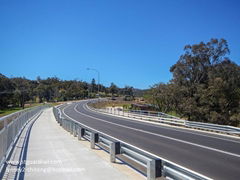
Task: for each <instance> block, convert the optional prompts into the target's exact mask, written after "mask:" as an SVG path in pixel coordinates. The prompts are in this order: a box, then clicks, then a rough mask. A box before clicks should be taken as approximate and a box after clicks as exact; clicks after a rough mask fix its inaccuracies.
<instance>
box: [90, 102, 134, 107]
mask: <svg viewBox="0 0 240 180" xmlns="http://www.w3.org/2000/svg"><path fill="white" fill-rule="evenodd" d="M131 103H133V102H132V101H104V102H98V103H94V104H90V106H92V107H94V108H105V107H116V106H121V107H129V106H130V105H131Z"/></svg>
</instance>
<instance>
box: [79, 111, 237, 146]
mask: <svg viewBox="0 0 240 180" xmlns="http://www.w3.org/2000/svg"><path fill="white" fill-rule="evenodd" d="M84 109H85V110H86V111H88V112H90V111H91V112H94V113H99V112H95V111H93V110H91V109H89V108H88V107H87V108H84ZM99 114H102V115H106V116H111V117H119V118H124V119H125V121H129V122H133V121H138V123H139V122H140V124H143V123H148V125H150V126H153V127H156V126H154V125H153V124H152V123H149V122H144V121H141V120H138V119H132V120H131V119H129V118H130V117H127V116H116V115H113V114H105V113H101V112H100V113H99ZM156 125H157V126H160V127H161V128H164V129H168V130H174V131H178V132H183V133H188V134H194V135H198V136H204V137H209V138H214V139H220V140H223V141H229V142H234V143H238V144H240V141H235V140H232V139H226V138H221V137H216V136H208V135H205V134H201V133H206V132H200V134H198V133H193V132H190V131H191V130H193V129H186V130H188V131H183V130H179V129H176V128H177V127H172V128H171V127H165V126H161V125H159V124H156ZM214 135H215V134H214Z"/></svg>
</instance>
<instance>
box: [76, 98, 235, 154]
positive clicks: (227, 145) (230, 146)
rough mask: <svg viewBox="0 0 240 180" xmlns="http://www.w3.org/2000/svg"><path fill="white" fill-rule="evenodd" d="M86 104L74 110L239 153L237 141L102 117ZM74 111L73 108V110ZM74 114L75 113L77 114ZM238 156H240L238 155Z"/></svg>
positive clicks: (129, 120)
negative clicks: (90, 109) (86, 107)
mask: <svg viewBox="0 0 240 180" xmlns="http://www.w3.org/2000/svg"><path fill="white" fill-rule="evenodd" d="M85 103H86V102H81V103H78V105H77V106H76V110H77V111H79V112H80V113H83V114H87V115H90V116H93V117H94V118H99V119H103V120H105V121H109V122H113V123H117V124H120V125H124V126H129V127H133V128H137V129H141V130H144V131H149V132H151V133H156V134H159V135H163V136H167V137H171V138H175V139H179V140H183V141H186V142H191V143H194V144H198V145H202V146H206V147H210V148H214V149H217V150H221V151H225V152H226V153H234V154H237V155H239V153H240V143H239V142H238V141H229V140H225V139H218V138H217V139H216V138H215V137H209V136H202V135H201V134H200V135H199V134H196V133H191V132H188V131H187V132H185V131H183V130H180V131H179V130H176V129H171V128H165V127H161V126H154V125H151V124H149V123H142V122H138V121H134V120H131V119H125V118H120V117H113V116H108V115H104V114H101V113H95V112H92V111H89V110H86V109H84V108H83V105H84V104H85ZM73 109H74V108H73ZM79 112H75V113H79ZM239 156H240V155H239Z"/></svg>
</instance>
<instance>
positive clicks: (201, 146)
mask: <svg viewBox="0 0 240 180" xmlns="http://www.w3.org/2000/svg"><path fill="white" fill-rule="evenodd" d="M78 105H79V104H76V105H75V106H74V110H75V111H76V112H77V113H79V114H81V115H84V116H87V117H90V118H93V119H96V120H99V121H102V122H105V123H108V124H113V125H116V126H119V127H124V128H127V129H131V130H135V131H139V132H142V133H146V134H151V135H153V136H158V137H162V138H166V139H170V140H173V141H177V142H181V143H184V144H188V145H192V146H196V147H200V148H203V149H208V150H211V151H216V152H219V153H223V154H227V155H230V156H234V157H238V158H240V155H239V154H235V153H231V152H227V151H223V150H220V149H215V148H211V147H207V146H204V145H200V144H195V143H191V142H188V141H184V140H180V139H176V138H172V137H168V136H164V135H160V134H156V133H152V132H149V131H144V130H141V129H136V128H132V127H128V126H124V125H120V124H117V123H113V122H109V121H106V120H103V119H100V118H96V117H93V116H90V115H87V114H83V113H81V112H79V111H78V110H77V109H76V107H77V106H78Z"/></svg>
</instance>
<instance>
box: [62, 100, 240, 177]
mask: <svg viewBox="0 0 240 180" xmlns="http://www.w3.org/2000/svg"><path fill="white" fill-rule="evenodd" d="M86 103H87V102H86V101H81V102H78V103H72V104H69V105H67V106H63V107H62V111H63V115H64V116H66V117H68V118H69V117H70V118H72V119H74V120H77V121H79V122H81V123H83V124H85V125H87V126H89V127H92V128H94V129H96V130H98V131H101V132H103V133H106V134H108V135H110V136H113V137H115V138H117V139H120V140H122V141H125V142H127V143H129V144H132V145H134V146H136V147H139V148H141V149H143V150H146V151H148V152H150V153H153V154H155V155H157V156H160V157H163V158H165V159H167V160H170V161H172V162H175V163H177V164H179V165H181V166H184V167H186V168H189V169H191V170H193V171H196V172H198V173H201V174H203V175H205V176H207V177H210V178H213V179H226V180H230V179H233V180H237V179H240V139H236V138H230V137H225V136H221V135H216V134H209V133H204V132H198V131H194V130H190V129H186V130H185V129H180V128H174V127H166V126H161V125H153V124H150V123H144V122H139V121H134V120H131V119H126V118H120V117H113V116H111V115H105V114H100V113H97V112H93V111H91V110H89V109H88V108H87V106H86Z"/></svg>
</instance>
